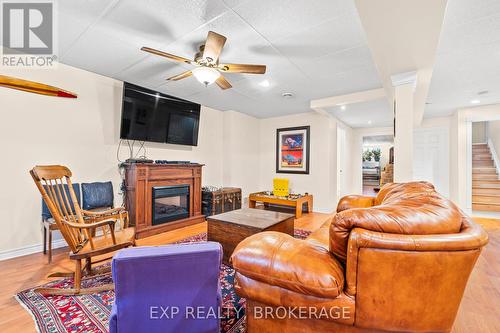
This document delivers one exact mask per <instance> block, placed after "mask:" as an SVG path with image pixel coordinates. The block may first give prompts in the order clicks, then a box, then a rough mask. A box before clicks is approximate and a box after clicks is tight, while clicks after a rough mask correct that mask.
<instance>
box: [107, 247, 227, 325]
mask: <svg viewBox="0 0 500 333" xmlns="http://www.w3.org/2000/svg"><path fill="white" fill-rule="evenodd" d="M221 258H222V247H221V245H220V244H219V243H215V242H206V243H195V244H180V245H167V246H159V247H136V248H129V249H124V250H121V251H120V252H118V253H117V254H116V255H115V256H114V258H113V280H114V282H115V295H116V296H115V303H114V304H113V309H112V311H111V316H110V319H109V332H110V333H127V332H147V333H155V332H161V333H168V332H187V333H188V332H196V333H209V332H210V333H215V332H219V318H218V313H219V307H220V302H221V294H220V284H219V274H220V265H221Z"/></svg>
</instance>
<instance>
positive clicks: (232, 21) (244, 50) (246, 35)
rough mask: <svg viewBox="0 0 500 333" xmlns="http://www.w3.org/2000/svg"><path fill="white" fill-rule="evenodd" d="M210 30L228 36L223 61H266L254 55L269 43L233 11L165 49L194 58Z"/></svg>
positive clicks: (221, 59) (222, 56) (221, 58)
mask: <svg viewBox="0 0 500 333" xmlns="http://www.w3.org/2000/svg"><path fill="white" fill-rule="evenodd" d="M209 31H215V32H217V33H219V34H221V35H223V36H225V37H226V38H227V40H226V43H225V45H224V48H223V50H222V53H221V55H220V62H221V63H224V62H227V63H248V62H249V61H260V62H257V63H262V62H265V57H256V56H254V49H257V48H260V47H263V46H267V45H269V44H268V43H267V41H266V40H265V39H263V38H262V37H261V36H259V35H258V34H257V33H255V31H254V30H253V29H252V28H251V27H249V26H248V25H247V24H246V23H245V22H244V21H243V20H242V19H241V18H240V17H238V16H237V15H236V14H234V13H232V12H228V13H225V14H224V15H221V16H219V17H217V18H216V19H214V20H212V21H211V22H209V23H207V24H205V25H203V26H201V27H199V28H198V29H196V30H194V31H192V32H190V33H188V34H186V35H185V36H183V37H182V38H179V39H178V40H177V41H176V42H175V43H173V44H171V45H168V48H167V49H165V51H166V52H170V53H175V54H179V55H183V56H185V57H187V58H193V57H194V54H195V53H196V52H197V51H198V48H199V46H200V45H202V44H204V43H205V40H206V38H207V34H208V32H209Z"/></svg>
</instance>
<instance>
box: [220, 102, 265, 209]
mask: <svg viewBox="0 0 500 333" xmlns="http://www.w3.org/2000/svg"><path fill="white" fill-rule="evenodd" d="M223 114H224V133H223V138H224V142H223V150H224V154H223V155H224V160H223V183H224V186H233V187H241V189H242V195H243V197H244V198H245V203H246V199H247V197H248V194H249V193H252V192H258V191H259V190H260V188H259V184H260V169H259V163H260V124H259V119H257V118H254V117H251V116H248V115H245V114H243V113H240V112H235V111H226V112H224V113H223Z"/></svg>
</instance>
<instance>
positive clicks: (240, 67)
mask: <svg viewBox="0 0 500 333" xmlns="http://www.w3.org/2000/svg"><path fill="white" fill-rule="evenodd" d="M219 70H221V71H223V72H227V73H247V74H264V73H265V72H266V65H248V64H221V65H219Z"/></svg>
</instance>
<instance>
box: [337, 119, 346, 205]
mask: <svg viewBox="0 0 500 333" xmlns="http://www.w3.org/2000/svg"><path fill="white" fill-rule="evenodd" d="M346 144H347V142H346V132H345V129H344V128H342V127H340V126H337V198H339V199H340V198H341V197H343V196H344V195H345V194H346V179H345V168H346V165H347V161H346V158H347V157H346V152H347V148H346Z"/></svg>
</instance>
